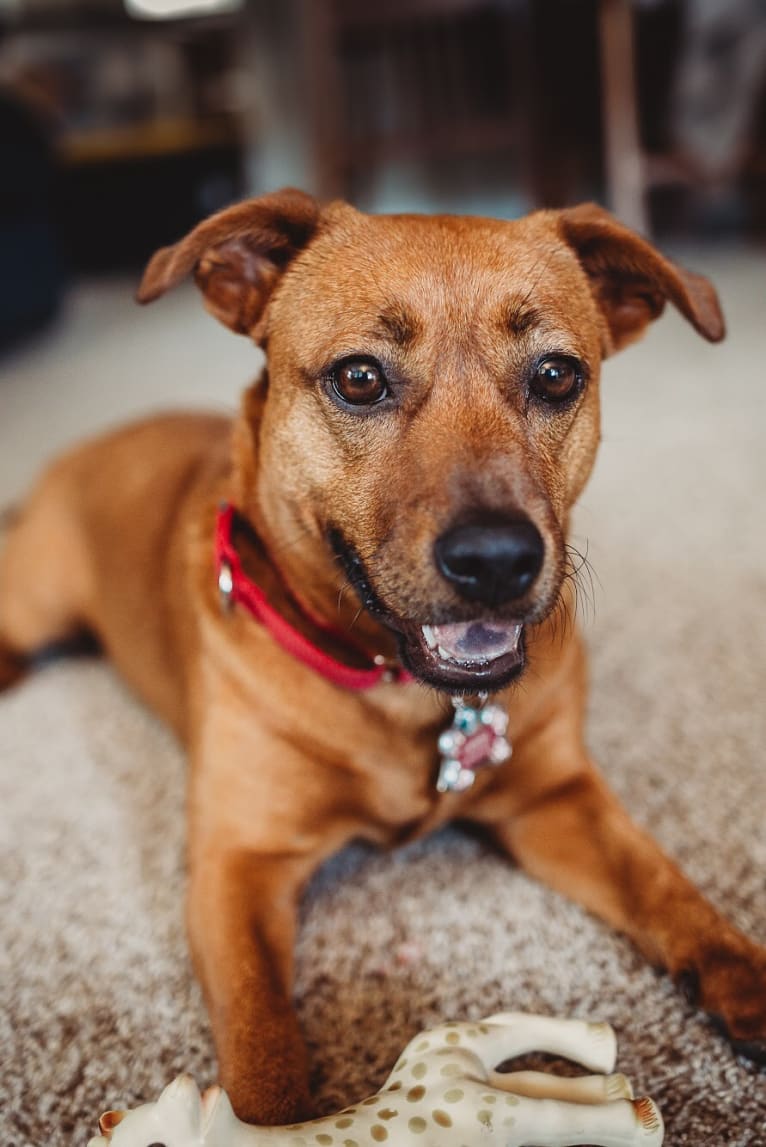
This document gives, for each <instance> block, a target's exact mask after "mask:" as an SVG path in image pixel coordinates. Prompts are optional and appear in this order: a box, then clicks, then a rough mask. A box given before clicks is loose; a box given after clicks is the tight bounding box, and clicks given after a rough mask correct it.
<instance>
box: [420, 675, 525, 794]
mask: <svg viewBox="0 0 766 1147" xmlns="http://www.w3.org/2000/svg"><path fill="white" fill-rule="evenodd" d="M452 703H453V705H454V706H455V716H454V718H453V720H452V724H451V725H450V727H449V728H448V729H445V730H444V732H443V733H442V734H441V736H440V737H439V752H440V753H441V763H440V766H439V776H438V778H437V780H436V788H437V790H438V791H439V792H440V793H448V792H453V793H459V792H463V791H464V790H465V789H469V788H470V787H471V785H472V784H473V782H474V780H475V778H476V770H477V769H480V768H483V767H484V766H485V765H501V764H502V763H503V761H507V760H508V758H509V757H510V755H511V753H512V752H513V749H512V748H511V743H510V741H509V740H508V738H507V737H506V735H505V734H506V730H507V728H508V714H507V713H506V711H505V709H502V708H501V707H500V706H499V705H488V704H486V703H484V704H482V705H479V706H478V707H477V706H475V705H468V704H466V702H465V701H464V700H463V699H462V698H459V699H455V700H453V702H452Z"/></svg>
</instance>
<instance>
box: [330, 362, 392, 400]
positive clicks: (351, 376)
mask: <svg viewBox="0 0 766 1147" xmlns="http://www.w3.org/2000/svg"><path fill="white" fill-rule="evenodd" d="M333 388H334V389H335V393H336V394H338V395H339V396H340V397H341V398H342V399H343V401H344V402H350V403H351V404H352V406H369V405H371V404H372V403H373V402H380V400H381V398H384V397H385V396H386V394H387V393H388V388H387V386H386V380H385V378H384V377H383V373H382V371H381V370H380V368H379V367H377V366H376V365H375V363H374V362H364V361H363V360H361V359H360V360H358V361H354V362H344V363H343V366H339V367H338V369H337V370H336V371H335V373H334V375H333Z"/></svg>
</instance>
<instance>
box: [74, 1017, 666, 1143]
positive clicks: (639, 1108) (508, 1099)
mask: <svg viewBox="0 0 766 1147" xmlns="http://www.w3.org/2000/svg"><path fill="white" fill-rule="evenodd" d="M530 1051H545V1052H550V1053H552V1054H554V1055H560V1056H565V1057H566V1058H568V1059H572V1060H574V1061H576V1062H577V1063H580V1064H582V1065H584V1066H585V1067H586V1068H588V1069H589V1070H590V1071H595V1072H600V1073H607V1074H598V1075H586V1076H580V1077H579V1078H576V1079H565V1078H562V1077H561V1076H556V1075H550V1074H547V1073H544V1072H534V1071H520V1072H508V1073H506V1072H498V1071H497V1070H495V1069H496V1067H497V1065H498V1064H501V1063H502V1062H503V1061H504V1060H507V1059H509V1058H510V1057H512V1056H517V1055H522V1054H525V1053H527V1052H530ZM616 1051H617V1045H616V1040H615V1035H614V1032H613V1031H612V1029H611V1027H609V1025H608V1024H591V1023H585V1022H583V1021H581V1020H562V1019H552V1018H549V1017H547V1016H532V1015H524V1014H521V1013H517V1012H508V1013H503V1014H500V1015H495V1016H490V1017H489V1018H488V1019H485V1020H481V1021H479V1022H477V1023H447V1024H441V1025H440V1026H439V1027H436V1028H432V1029H431V1030H430V1031H425V1032H421V1033H420V1035H417V1036H415V1038H414V1039H413V1040H411V1041H410V1043H409V1044H408V1045H407V1047H406V1048H405V1050H404V1052H403V1054H402V1056H401V1058H400V1059H399V1060H398V1062H397V1063H396V1065H395V1067H394V1069H393V1071H392V1072H391V1074H390V1075H389V1077H388V1079H387V1080H386V1081H385V1083H384V1084H383V1086H382V1087H381V1089H380V1091H378V1092H377V1094H376V1095H371V1096H370V1097H369V1099H364V1100H362V1101H361V1103H357V1104H355V1105H353V1106H351V1107H347V1108H345V1109H344V1110H343V1111H340V1112H338V1114H336V1115H328V1116H325V1117H324V1118H321V1119H314V1120H312V1121H310V1122H307V1123H296V1124H291V1125H289V1126H287V1127H255V1126H252V1125H250V1124H246V1123H242V1122H240V1120H239V1119H237V1117H236V1115H235V1114H234V1111H233V1110H232V1107H231V1104H230V1102H229V1100H228V1097H227V1095H226V1093H225V1092H224V1091H223V1090H222V1089H221V1088H220V1087H211V1088H210V1089H209V1090H208V1091H206V1092H205V1094H204V1095H202V1096H200V1093H199V1091H198V1089H197V1086H196V1084H195V1083H194V1080H193V1079H192V1078H191V1076H189V1075H180V1076H179V1077H178V1078H177V1079H176V1080H174V1082H173V1083H171V1084H170V1085H169V1086H168V1087H166V1088H165V1090H164V1091H163V1092H162V1094H161V1096H160V1097H159V1099H158V1100H157V1102H156V1103H146V1104H144V1105H143V1106H142V1107H136V1108H134V1109H133V1110H132V1111H107V1112H106V1114H104V1115H102V1116H101V1119H100V1120H99V1128H100V1130H101V1134H100V1135H98V1136H96V1138H94V1139H91V1141H90V1144H89V1147H380V1145H381V1144H387V1147H437V1145H438V1147H473V1145H474V1144H476V1145H477V1147H479V1145H486V1147H529V1145H532V1144H534V1145H535V1147H574V1145H575V1144H592V1145H594V1147H596V1145H597V1147H659V1144H661V1143H662V1140H663V1124H662V1117H661V1116H660V1113H659V1111H658V1109H657V1107H656V1105H655V1104H654V1102H653V1101H652V1100H651V1099H649V1098H643V1099H634V1098H633V1091H632V1088H631V1086H630V1083H629V1082H628V1080H627V1079H626V1078H625V1076H624V1075H614V1074H611V1072H612V1071H613V1068H614V1063H615V1058H616Z"/></svg>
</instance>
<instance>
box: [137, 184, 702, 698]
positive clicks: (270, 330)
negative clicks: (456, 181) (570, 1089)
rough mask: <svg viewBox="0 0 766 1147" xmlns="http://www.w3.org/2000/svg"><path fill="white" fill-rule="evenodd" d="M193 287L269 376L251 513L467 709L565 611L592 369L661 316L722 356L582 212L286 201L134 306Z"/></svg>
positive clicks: (158, 273)
mask: <svg viewBox="0 0 766 1147" xmlns="http://www.w3.org/2000/svg"><path fill="white" fill-rule="evenodd" d="M190 272H193V273H194V276H195V278H196V281H197V284H198V285H199V287H200V289H201V290H202V292H203V295H204V299H205V303H206V305H207V307H208V309H209V310H211V311H212V313H213V314H215V315H216V316H217V317H218V318H219V319H220V320H221V321H222V322H224V323H225V324H226V325H228V326H229V327H231V328H232V329H233V330H235V331H238V332H240V333H243V334H248V335H250V336H251V337H252V338H253V339H254V340H255V341H256V342H257V343H259V344H260V345H261V346H263V348H264V349H265V351H266V354H267V375H266V377H265V378H264V379H263V380H262V381H261V383H260V384H259V385H260V389H259V390H258V391H257V392H254V395H253V396H251V400H250V401H249V402H246V404H245V408H244V409H245V421H244V426H243V428H241V432H240V437H239V463H238V464H239V468H240V471H241V472H242V474H243V475H245V478H244V482H243V489H242V490H241V495H240V496H241V499H242V501H243V503H244V504H243V505H242V506H241V509H242V510H243V511H244V512H245V513H247V514H248V515H249V516H251V517H252V519H253V520H254V521H255V522H256V523H257V525H258V528H259V530H260V531H261V532H262V533H263V534H264V537H265V540H266V542H267V545H269V546H272V547H274V551H275V552H277V553H282V554H283V555H286V557H284V558H283V559H282V563H283V568H284V572H285V573H286V575H287V577H288V581H289V580H290V577H291V572H292V571H295V572H296V573H297V572H298V571H299V576H300V577H301V583H300V585H301V587H302V589H303V590H304V593H308V594H309V595H310V597H312V598H313V604H315V605H318V604H319V602H320V601H322V600H323V601H324V604H325V607H326V606H327V603H328V602H331V601H332V602H334V601H335V600H337V595H338V588H339V586H340V585H341V584H342V582H343V580H344V579H347V580H348V581H349V582H351V584H352V585H353V586H354V588H355V590H356V592H357V595H358V597H359V599H360V600H361V602H362V604H363V606H364V607H365V609H366V610H367V611H368V612H369V614H371V615H372V616H373V617H375V618H376V619H377V620H378V621H381V622H382V623H383V624H384V625H385V626H386V627H388V628H389V629H390V630H393V631H394V633H395V634H396V635H397V638H398V642H399V648H400V654H401V657H402V659H403V661H404V663H405V665H406V666H407V667H408V668H409V669H410V670H411V671H412V672H413V673H414V674H415V676H416V677H418V678H419V679H421V680H424V681H427V682H430V683H431V684H433V685H435V686H437V687H439V688H442V689H446V690H451V691H456V692H464V691H468V690H470V691H474V690H482V689H496V688H499V687H500V686H502V685H503V684H505V683H506V682H508V681H509V680H510V679H511V678H512V677H513V676H515V675H516V674H518V672H519V671H520V670H521V668H522V667H523V664H524V639H523V631H524V626H525V625H527V624H535V623H539V622H540V621H541V620H542V619H544V618H545V617H546V616H547V615H549V614H550V613H551V611H552V610H553V609H554V607H555V606H556V603H557V601H558V599H559V594H560V591H561V588H562V584H563V581H564V578H565V575H566V572H567V557H566V549H565V531H566V524H567V518H568V515H569V511H570V508H571V507H572V505H573V503H574V501H575V499H576V498H577V496H578V495H579V493H580V491H581V490H582V488H583V486H584V484H585V482H586V480H587V478H588V476H589V474H590V472H591V468H592V466H593V461H594V457H595V454H596V448H597V444H598V439H599V395H598V382H599V368H600V364H601V361H602V359H603V358H604V357H605V356H606V355H608V354H611V353H612V352H613V351H616V350H619V349H620V348H621V347H623V346H625V345H626V344H627V343H629V342H632V341H633V340H635V339H637V338H638V337H640V335H641V334H642V333H643V331H644V329H645V328H646V327H647V325H648V324H649V322H650V321H651V320H653V319H655V318H657V317H658V315H659V314H660V313H661V312H662V309H663V307H664V305H665V303H666V301H667V300H670V301H671V302H672V303H674V304H675V306H676V307H677V308H678V309H679V310H680V311H681V313H682V314H683V315H684V316H685V317H686V318H687V319H688V320H689V322H691V323H692V324H693V326H694V327H695V328H696V329H697V330H698V331H699V333H700V334H702V335H704V336H705V338H707V339H710V340H711V341H717V340H718V339H720V338H722V337H723V333H724V327H723V319H722V316H721V312H720V309H719V306H718V301H717V298H716V295H715V292H714V290H713V288H712V287H711V285H710V284H709V283H708V282H707V281H706V280H705V279H703V278H700V277H698V276H696V275H691V274H689V273H688V272H685V271H682V270H680V269H679V268H677V267H675V266H674V265H673V264H672V263H670V262H669V261H668V260H667V259H665V258H663V256H661V255H660V254H659V253H658V252H657V251H656V250H655V249H654V248H653V247H652V246H650V244H649V243H647V242H645V241H644V240H643V239H641V238H640V237H639V236H638V235H636V234H634V233H633V232H631V231H629V230H628V229H626V228H625V227H623V226H622V225H621V224H619V223H618V222H617V221H616V220H615V219H614V218H612V217H611V216H610V215H609V214H608V213H607V212H605V211H603V210H602V209H601V208H599V207H596V206H593V205H584V206H581V207H576V208H572V209H566V210H562V211H540V212H537V213H535V214H533V215H530V216H528V217H527V218H525V219H521V220H518V221H515V222H499V221H494V220H489V219H475V218H463V217H453V216H415V215H399V216H370V215H363V214H361V213H359V212H357V211H355V210H354V209H353V208H351V207H349V206H348V205H346V204H342V203H335V204H331V205H330V206H329V207H326V208H324V209H323V208H320V207H319V205H318V204H317V203H316V202H315V201H314V200H313V199H311V198H310V197H309V196H307V195H304V194H302V193H301V192H297V191H283V192H279V193H278V194H275V195H271V196H266V197H264V198H261V199H256V200H252V201H250V202H245V203H241V204H239V205H237V206H235V207H232V208H230V209H229V210H227V211H224V212H221V213H220V214H219V215H217V216H214V217H213V218H212V219H209V220H207V221H206V222H204V223H202V224H201V225H200V226H199V227H198V228H196V229H195V230H194V231H193V232H192V233H191V234H190V235H188V236H187V237H186V238H185V239H184V240H182V241H181V242H180V243H178V244H177V245H176V246H174V247H170V248H165V249H164V250H162V251H160V252H158V254H157V255H155V257H154V259H153V260H152V261H151V263H150V264H149V267H148V268H147V271H146V274H145V277H144V280H143V282H142V285H141V288H140V291H139V296H138V297H139V300H140V301H142V302H148V301H150V300H151V299H153V298H156V297H157V296H158V295H160V294H162V293H163V292H164V291H165V290H167V289H168V288H169V287H172V286H173V285H174V284H175V283H177V282H178V281H179V280H180V279H181V278H182V277H183V276H185V275H186V274H188V273H190ZM256 411H257V413H256ZM291 566H292V571H291Z"/></svg>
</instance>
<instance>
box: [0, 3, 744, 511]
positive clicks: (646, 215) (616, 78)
mask: <svg viewBox="0 0 766 1147" xmlns="http://www.w3.org/2000/svg"><path fill="white" fill-rule="evenodd" d="M283 184H294V185H297V186H300V187H303V188H305V189H307V190H310V191H313V192H315V193H316V194H318V195H319V196H320V197H322V198H329V197H334V196H342V197H345V198H347V199H350V200H351V201H352V202H353V203H355V204H356V205H358V206H360V207H362V208H365V209H368V210H374V211H388V210H414V211H432V210H439V211H458V212H471V213H477V214H482V213H483V214H491V215H495V216H500V217H507V218H512V217H514V216H516V215H519V214H522V213H523V212H525V211H528V210H530V209H531V208H534V207H538V206H553V207H555V206H561V205H564V204H567V203H573V202H577V201H579V200H582V199H589V198H590V199H596V200H599V201H601V202H603V203H605V204H606V205H608V206H610V207H611V208H612V209H613V210H614V211H616V213H617V214H618V215H619V216H620V217H621V218H622V219H623V220H624V221H626V222H627V223H629V224H630V225H632V226H634V227H636V228H638V229H639V230H640V231H642V232H644V233H645V234H648V235H651V236H652V237H653V238H654V239H656V240H657V241H658V242H660V243H662V244H663V245H664V246H666V247H667V246H670V247H671V248H672V247H673V246H674V245H676V246H677V245H678V244H679V243H680V244H683V245H685V246H686V247H687V248H688V247H690V246H691V247H692V248H693V249H694V250H695V251H697V250H699V249H700V248H701V246H704V245H706V244H710V243H711V242H715V243H716V244H718V246H719V248H720V246H721V245H722V244H723V245H725V246H726V247H727V249H729V250H732V251H734V250H739V251H745V252H748V253H749V254H747V255H746V256H745V258H746V259H747V260H749V259H751V258H752V252H754V251H759V250H762V248H763V243H764V236H765V235H766V0H369V2H368V0H0V266H2V276H0V372H1V376H0V435H2V438H0V455H4V456H5V457H4V460H0V496H2V495H3V494H4V492H5V491H6V490H9V489H10V490H13V491H15V489H16V487H18V486H19V485H20V484H21V482H22V479H24V478H25V477H26V476H27V472H28V471H31V470H32V468H33V463H35V462H36V461H37V457H38V456H42V455H43V454H44V453H45V442H41V438H40V436H41V428H40V420H39V418H38V414H39V410H40V409H41V407H42V408H43V409H45V410H46V419H45V422H47V423H48V424H49V433H50V434H51V435H52V441H51V445H52V446H53V447H55V446H56V445H57V444H58V441H59V439H60V440H61V441H62V442H63V441H65V440H67V439H68V438H69V437H72V436H74V435H75V434H76V432H77V431H78V430H79V429H80V428H82V429H83V430H85V429H88V428H89V426H90V425H91V424H93V425H96V424H100V423H101V422H102V421H104V419H105V417H106V415H107V414H108V413H109V411H110V410H112V409H113V411H114V415H115V417H116V416H119V415H120V413H121V412H122V410H123V408H124V409H125V411H128V410H130V409H132V408H133V407H138V406H142V404H143V405H147V404H149V405H151V404H152V403H153V404H155V405H156V404H158V403H159V404H162V402H163V401H164V396H165V394H167V400H168V401H171V400H173V399H174V398H175V396H176V391H175V390H173V388H172V387H171V386H170V385H169V384H168V386H167V387H166V388H165V389H164V390H163V385H164V384H163V381H162V378H165V377H166V374H167V371H170V372H171V374H172V373H174V372H180V371H181V370H184V371H185V372H186V386H185V389H184V388H179V390H178V395H177V396H178V398H179V399H180V400H182V401H183V400H184V398H185V397H188V398H189V399H190V400H194V399H195V397H199V398H200V400H201V399H203V398H205V399H207V398H213V399H215V398H218V399H219V400H220V401H222V402H227V403H228V402H230V401H232V400H233V395H234V391H235V387H234V382H233V381H232V383H231V385H229V383H228V382H226V383H224V382H223V381H222V379H221V372H222V367H221V364H222V361H225V362H226V363H227V364H228V363H229V362H231V363H232V364H233V365H232V379H233V378H234V377H235V371H238V374H236V378H237V386H238V385H239V384H241V382H242V381H243V379H244V378H246V377H247V375H246V373H243V370H242V360H243V359H245V360H246V364H245V365H246V366H247V367H249V368H251V370H252V356H253V353H254V352H253V351H252V348H249V349H248V350H247V351H245V350H244V349H242V348H240V349H239V350H233V349H231V348H232V347H233V344H234V340H231V339H230V338H229V340H228V342H227V343H226V344H225V345H226V351H225V352H224V351H223V350H221V349H220V348H221V347H222V346H223V345H224V344H223V343H220V344H219V343H218V342H217V341H215V339H216V337H217V336H213V335H212V334H211V335H210V336H208V337H209V338H210V339H212V340H213V342H211V343H210V344H209V345H208V344H207V343H205V344H204V346H202V345H200V346H196V347H195V351H194V356H193V362H192V363H186V362H185V357H184V348H183V346H180V347H179V346H178V345H177V344H178V342H183V344H184V346H186V345H188V341H187V332H186V326H185V323H184V321H183V320H182V315H190V314H191V312H190V311H183V310H181V311H179V312H178V323H179V328H178V329H179V331H180V330H181V329H183V330H184V338H183V339H177V341H176V355H177V357H176V358H174V357H173V355H172V354H171V353H170V347H169V345H168V344H167V339H168V338H169V337H170V336H169V334H167V335H166V337H165V340H163V336H162V330H161V328H160V327H156V325H155V324H156V323H157V322H158V321H159V320H156V319H155V318H154V315H153V314H152V318H151V319H149V318H147V315H146V314H141V315H139V314H138V313H133V312H132V311H131V303H130V294H131V291H132V289H133V287H134V286H135V283H136V281H137V276H138V273H139V269H140V267H141V265H142V264H143V262H144V261H145V260H146V258H147V257H148V256H149V255H150V254H151V252H152V251H153V250H154V249H155V248H156V247H158V246H160V245H162V244H164V243H168V242H171V241H173V240H175V239H177V238H178V237H180V236H181V235H182V234H183V233H184V232H185V231H186V230H187V229H188V228H189V227H191V226H192V225H193V224H194V223H195V222H196V221H197V220H198V219H200V218H202V217H203V216H205V215H207V214H209V213H210V212H211V211H214V210H216V209H217V208H219V207H222V206H223V205H225V204H227V203H230V202H231V201H232V200H235V199H237V198H240V197H242V196H245V195H251V194H257V193H258V192H261V191H266V190H270V189H273V188H276V187H279V186H281V185H283ZM700 262H702V263H703V264H704V260H700V259H697V263H698V264H699V263H700ZM749 265H750V264H749V263H748V267H749ZM728 266H729V264H727V268H728ZM701 269H704V265H703V267H702V268H701ZM724 273H725V274H726V273H728V271H725V272H724ZM731 273H732V274H733V275H736V270H734V271H732V272H731ZM750 273H751V272H749V271H748V272H747V274H750ZM755 281H756V283H760V282H761V280H760V279H759V278H758V276H757V274H756V275H755ZM747 282H748V288H747V290H748V291H750V290H751V289H752V286H751V285H750V279H748V280H747ZM756 289H757V288H756ZM764 295H765V296H766V290H765V291H764ZM184 298H186V296H184ZM764 302H766V297H764ZM163 306H165V304H163ZM171 306H172V305H171V304H168V305H167V307H166V309H165V310H164V311H163V312H162V314H163V315H164V317H165V321H166V323H168V324H169V323H170V314H171V309H170V308H171ZM139 319H140V320H141V321H140V322H139ZM200 322H201V320H200ZM120 324H123V325H122V326H120ZM170 329H171V326H170V325H168V326H167V328H166V330H167V331H168V332H169V331H170ZM106 330H109V331H110V332H111V337H112V341H111V342H110V343H109V344H108V346H109V349H108V350H107V351H104V352H102V361H100V362H99V361H98V360H96V359H95V358H94V359H93V361H91V360H90V358H88V355H89V353H90V351H91V350H92V348H93V346H94V344H95V343H98V342H99V340H100V339H103V338H104V337H105V331H106ZM57 340H58V341H57ZM142 340H143V342H145V343H146V348H145V357H142V356H143V353H144V352H143V350H142V345H141V343H142ZM153 340H154V341H153ZM205 353H209V355H210V362H209V364H208V363H206V361H205V359H204V355H205ZM81 355H84V356H85V358H84V359H82V358H79V357H78V356H81ZM200 356H202V358H201V359H200ZM158 363H161V364H163V370H162V371H159V370H158V365H157V364H158ZM131 364H132V367H134V368H135V370H134V375H138V376H139V377H138V378H135V377H134V379H133V381H129V379H128V375H127V372H128V370H129V368H130V367H131ZM203 367H205V369H207V368H208V367H209V369H210V370H212V371H213V375H214V378H213V379H210V378H209V377H208V376H207V374H205V373H204V371H203ZM147 371H151V372H152V373H153V379H152V381H151V383H150V382H149V380H148V378H147V377H146V372H147ZM121 372H124V374H123V373H121ZM223 374H226V371H225V369H224V370H223ZM159 375H162V378H160V377H158V376H159ZM203 375H204V377H203ZM48 376H50V380H49V381H43V380H44V379H47V378H48ZM197 377H199V382H198V383H197V382H195V379H196V378H197ZM226 377H227V379H228V375H226ZM67 379H68V380H69V381H68V382H67ZM89 380H90V381H89ZM142 386H145V387H146V391H145V392H143V391H142V389H141V387H142ZM35 387H38V388H39V391H36V390H35ZM195 387H196V389H195ZM227 388H228V389H227ZM107 396H110V397H109V401H110V402H111V404H112V405H111V406H110V407H109V408H108V409H107V405H106V403H107ZM56 403H58V404H59V405H58V406H56ZM102 405H103V410H104V415H103V416H102V414H101V409H102ZM14 419H15V421H14ZM25 420H26V422H25ZM25 425H26V426H27V427H28V430H27V435H28V437H27V438H26V439H25V437H24V434H25V431H24V427H25ZM70 428H71V430H70ZM43 438H44V435H43ZM3 467H4V468H5V469H3Z"/></svg>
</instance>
